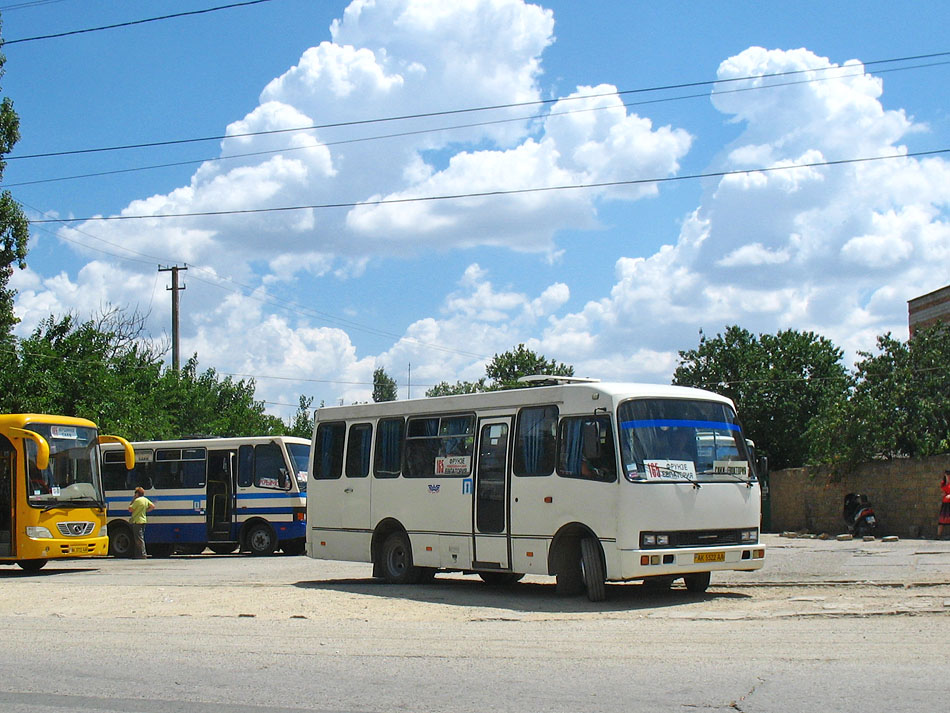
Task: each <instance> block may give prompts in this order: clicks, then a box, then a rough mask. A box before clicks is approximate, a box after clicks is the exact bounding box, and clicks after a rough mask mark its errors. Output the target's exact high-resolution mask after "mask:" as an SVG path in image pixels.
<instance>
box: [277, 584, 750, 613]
mask: <svg viewBox="0 0 950 713" xmlns="http://www.w3.org/2000/svg"><path fill="white" fill-rule="evenodd" d="M293 586H295V587H299V588H301V589H315V590H324V591H334V592H348V593H350V594H362V595H366V596H372V597H385V598H387V599H403V600H405V601H412V602H427V603H430V604H448V605H450V606H459V607H488V608H492V609H508V610H511V611H521V612H551V613H555V612H560V613H568V612H570V613H576V612H604V611H630V610H636V609H656V608H662V607H674V606H682V605H686V604H695V603H697V602H703V601H715V600H719V599H747V598H748V597H749V595H747V594H741V593H738V592H735V591H729V589H730V587H729V586H728V585H723V586H722V587H718V588H717V587H716V586H715V585H714V584H713V585H711V586H710V589H709V590H707V591H706V592H705V593H703V594H694V593H692V592H689V591H687V590H686V589H685V588H683V587H679V586H674V587H672V588H670V589H659V588H657V587H654V586H649V585H644V584H639V583H623V584H610V583H608V584H607V600H606V601H603V602H591V601H589V600H588V599H587V597H586V596H585V595H583V594H581V595H578V596H562V595H559V594H557V593H556V592H555V587H554V581H553V579H552V581H551V582H550V583H548V582H518V583H517V584H512V585H508V586H492V585H488V584H485V583H484V582H482V581H481V580H480V579H479V578H478V577H475V576H460V575H449V576H442V575H439V576H436V578H435V579H434V580H432V581H431V582H428V583H424V584H409V585H397V584H386V583H385V582H383V581H381V580H377V579H326V580H311V581H303V582H296V583H294V585H293Z"/></svg>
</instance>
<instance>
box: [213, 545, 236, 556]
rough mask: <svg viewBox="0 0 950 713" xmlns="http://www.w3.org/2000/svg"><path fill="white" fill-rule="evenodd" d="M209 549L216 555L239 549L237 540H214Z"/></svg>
mask: <svg viewBox="0 0 950 713" xmlns="http://www.w3.org/2000/svg"><path fill="white" fill-rule="evenodd" d="M208 549H209V550H211V551H212V552H214V553H215V554H216V555H229V554H231V553H232V552H234V550H236V549H237V542H212V543H211V544H210V545H208Z"/></svg>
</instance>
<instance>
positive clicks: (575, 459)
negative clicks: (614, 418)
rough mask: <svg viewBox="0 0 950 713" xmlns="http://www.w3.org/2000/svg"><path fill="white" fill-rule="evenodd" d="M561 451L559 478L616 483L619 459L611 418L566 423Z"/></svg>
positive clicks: (571, 420) (586, 418)
mask: <svg viewBox="0 0 950 713" xmlns="http://www.w3.org/2000/svg"><path fill="white" fill-rule="evenodd" d="M595 441H596V442H595ZM557 447H558V469H557V472H558V475H560V476H562V477H565V478H583V479H585V480H602V481H605V482H612V481H614V480H616V478H617V459H616V457H615V455H614V447H613V436H612V430H611V428H610V419H609V418H608V417H606V416H593V417H580V418H565V419H563V420H562V421H561V427H560V429H559V432H558V446H557Z"/></svg>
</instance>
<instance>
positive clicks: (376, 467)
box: [373, 418, 405, 478]
mask: <svg viewBox="0 0 950 713" xmlns="http://www.w3.org/2000/svg"><path fill="white" fill-rule="evenodd" d="M404 441H405V422H404V421H403V420H402V419H401V418H384V419H380V421H379V424H378V425H377V426H376V457H375V462H374V464H373V476H374V477H376V478H398V477H399V473H400V472H401V471H402V450H403V442H404Z"/></svg>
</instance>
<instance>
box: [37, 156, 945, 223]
mask: <svg viewBox="0 0 950 713" xmlns="http://www.w3.org/2000/svg"><path fill="white" fill-rule="evenodd" d="M945 153H950V148H944V149H934V150H932V151H914V152H909V153H903V154H892V155H890V156H866V157H860V158H849V159H838V160H834V161H814V162H809V163H797V164H790V165H786V166H768V167H761V168H743V169H735V170H732V171H710V172H707V173H693V174H687V175H683V176H663V177H660V178H636V179H629V180H625V181H602V182H598V183H578V184H568V185H559V186H541V187H535V188H513V189H509V190H502V189H499V190H494V191H478V192H472V193H448V194H443V195H434V196H417V197H412V198H383V199H380V200H375V201H351V202H341V203H314V204H310V205H295V206H279V207H274V208H239V209H235V210H210V211H196V212H191V213H155V214H152V215H110V216H93V217H86V218H57V219H46V220H35V221H31V222H32V223H64V224H65V223H83V222H91V221H117V220H147V219H149V218H153V219H159V218H199V217H210V216H222V215H249V214H256V213H283V212H289V211H297V210H326V209H331V208H357V207H364V206H381V205H398V204H406V203H426V202H433V201H449V200H461V199H464V198H488V197H496V196H512V195H522V194H526V193H545V192H552V191H569V190H586V189H591V188H616V187H620V186H636V185H644V184H648V183H672V182H674V181H688V180H695V179H702V178H723V177H725V176H736V175H743V174H748V173H770V172H773V171H789V170H793V169H797V168H820V167H824V166H841V165H846V164H853V163H866V162H870V161H886V160H892V159H904V158H919V157H921V156H936V155H938V154H945Z"/></svg>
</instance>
